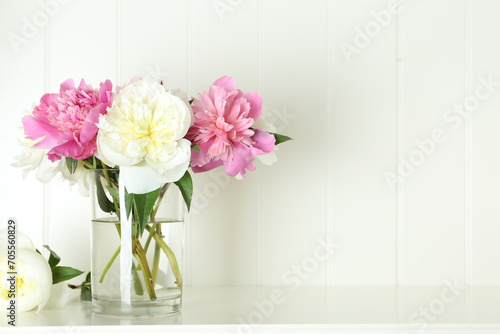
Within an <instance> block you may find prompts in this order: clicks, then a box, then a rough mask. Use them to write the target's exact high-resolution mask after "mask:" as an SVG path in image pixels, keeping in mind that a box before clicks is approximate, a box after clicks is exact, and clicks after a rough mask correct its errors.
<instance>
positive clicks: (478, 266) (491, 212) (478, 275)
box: [467, 0, 500, 285]
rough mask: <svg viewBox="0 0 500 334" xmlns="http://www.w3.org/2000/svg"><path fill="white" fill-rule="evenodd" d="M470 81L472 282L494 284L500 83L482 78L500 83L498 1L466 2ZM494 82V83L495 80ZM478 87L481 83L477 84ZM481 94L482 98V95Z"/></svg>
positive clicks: (499, 253)
mask: <svg viewBox="0 0 500 334" xmlns="http://www.w3.org/2000/svg"><path fill="white" fill-rule="evenodd" d="M469 8H470V23H469V34H470V45H469V47H468V52H469V54H470V64H469V66H470V68H469V69H468V71H470V82H469V83H468V94H467V95H470V96H472V97H474V96H476V95H477V94H476V93H475V91H476V89H479V91H478V92H479V93H480V95H481V96H480V98H481V99H479V98H478V100H479V105H478V107H477V108H476V109H474V110H471V112H470V114H471V117H470V123H471V138H470V142H471V143H470V145H471V158H470V162H471V182H472V189H471V203H472V212H471V219H472V224H471V235H470V238H471V255H470V256H471V268H470V282H471V284H480V285H495V284H498V283H497V282H499V281H500V271H499V270H498V269H497V267H496V266H495V264H496V263H497V262H498V259H499V258H500V244H499V242H498V238H499V236H500V224H499V222H500V206H499V205H498V200H499V198H500V174H499V173H498V170H499V168H500V160H499V159H498V157H499V154H498V145H497V144H498V142H499V139H500V138H499V136H500V133H499V131H498V128H499V126H500V112H499V110H500V109H499V106H500V90H499V86H494V87H490V90H491V91H488V90H487V88H486V87H485V85H484V84H483V83H482V82H481V78H484V79H486V80H487V81H489V79H487V78H488V77H491V80H492V81H493V82H496V83H498V82H500V61H499V59H500V49H499V48H497V47H493V45H492V41H493V40H494V39H495V38H496V36H497V33H498V31H499V29H500V23H499V22H498V20H497V19H496V18H495V13H497V12H498V11H499V10H500V3H499V2H497V1H484V0H482V1H470V7H469ZM497 85H498V84H497ZM478 87H480V88H478ZM483 95H484V97H483Z"/></svg>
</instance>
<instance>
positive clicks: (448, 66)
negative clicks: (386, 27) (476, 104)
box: [398, 0, 465, 285]
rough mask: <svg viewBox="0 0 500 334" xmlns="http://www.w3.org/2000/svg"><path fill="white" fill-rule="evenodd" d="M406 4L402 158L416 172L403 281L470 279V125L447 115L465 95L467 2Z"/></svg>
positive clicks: (409, 189) (411, 180) (407, 186)
mask: <svg viewBox="0 0 500 334" xmlns="http://www.w3.org/2000/svg"><path fill="white" fill-rule="evenodd" d="M404 4H405V7H404V10H403V12H402V13H401V15H402V22H403V26H404V28H403V30H402V32H401V36H402V39H403V48H402V51H403V52H402V55H401V57H402V61H403V65H402V70H403V82H402V83H401V84H402V85H403V90H402V96H401V99H402V101H403V103H402V107H403V108H402V110H400V112H401V114H402V118H403V122H402V126H403V128H402V147H403V154H404V156H403V157H401V156H400V157H398V158H399V159H404V160H408V161H409V162H410V163H412V164H413V166H414V167H413V168H414V170H413V172H412V173H408V174H409V175H408V176H407V177H406V178H405V179H404V180H405V181H404V183H403V187H402V188H403V196H404V201H403V208H402V221H401V224H400V226H401V227H402V229H403V237H402V240H401V243H402V251H403V253H402V260H403V261H402V262H403V268H402V276H401V277H402V278H401V279H402V282H401V283H402V284H409V285H418V284H436V285H439V284H443V280H444V279H446V278H458V279H459V280H460V281H461V282H464V279H465V276H464V273H465V207H464V205H465V191H464V189H465V188H464V187H465V183H464V171H465V170H464V166H465V161H464V158H465V153H464V152H465V149H464V140H465V137H464V136H465V129H464V126H463V125H462V126H460V127H457V129H454V128H452V125H451V124H450V123H449V122H445V121H444V120H443V117H444V116H443V115H445V113H447V110H448V109H450V108H453V105H454V104H457V103H458V104H460V103H462V102H463V99H464V45H465V41H464V22H465V18H464V15H465V1H452V0H449V1H419V2H412V1H407V2H405V3H404ZM443 13H447V14H446V24H443ZM424 17H425V19H423V18H424ZM444 41H445V42H444ZM435 131H438V134H439V133H441V132H442V134H441V135H439V136H436V135H435V134H434V132H435ZM433 134H434V135H433ZM432 138H434V139H432ZM436 138H439V139H437V140H436ZM441 138H446V140H444V139H441ZM431 140H432V141H433V144H430V141H431ZM417 142H419V143H421V144H417ZM424 142H425V143H428V144H423V143H424ZM419 145H420V146H419ZM423 145H427V146H426V147H427V148H422V147H423ZM426 152H427V153H426Z"/></svg>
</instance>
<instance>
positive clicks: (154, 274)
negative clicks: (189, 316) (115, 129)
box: [91, 169, 185, 316]
mask: <svg viewBox="0 0 500 334" xmlns="http://www.w3.org/2000/svg"><path fill="white" fill-rule="evenodd" d="M92 173H93V178H92V180H93V182H92V188H93V189H92V194H93V200H92V208H93V213H92V263H91V271H92V310H93V311H94V312H96V313H99V314H104V315H114V316H147V315H163V314H168V313H173V312H177V311H179V310H180V308H181V305H182V273H183V271H182V264H183V248H184V215H185V209H184V208H185V207H184V202H183V200H182V196H181V195H180V192H179V190H178V188H177V187H176V186H174V185H172V186H171V187H170V184H167V185H165V186H164V187H162V188H161V192H160V197H159V198H158V200H157V201H156V202H155V204H154V206H153V208H152V210H151V211H150V212H148V213H147V214H148V216H149V220H148V221H147V224H146V225H145V228H144V230H143V233H142V235H141V233H140V228H139V222H138V221H137V220H135V219H133V217H134V212H133V211H134V209H136V208H132V209H131V210H132V212H131V213H130V217H132V218H131V231H130V233H129V234H127V233H124V231H122V224H121V223H120V216H121V215H122V214H123V212H124V211H126V209H125V206H120V200H119V199H120V197H119V196H118V193H119V182H118V180H119V171H118V170H109V169H108V170H99V169H98V170H95V171H92ZM103 196H105V198H104V197H103ZM106 211H110V212H106ZM124 226H126V225H124ZM122 232H123V233H122ZM122 235H124V236H125V235H130V236H131V237H130V239H129V240H130V244H129V245H131V247H130V248H128V247H126V248H123V245H124V244H123V243H122V242H123V240H122ZM122 249H129V251H125V252H122ZM122 263H123V264H124V265H122Z"/></svg>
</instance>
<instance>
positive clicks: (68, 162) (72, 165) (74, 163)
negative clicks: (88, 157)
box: [66, 157, 78, 174]
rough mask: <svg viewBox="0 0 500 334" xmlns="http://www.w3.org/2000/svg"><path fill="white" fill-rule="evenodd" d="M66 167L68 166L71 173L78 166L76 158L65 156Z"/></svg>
mask: <svg viewBox="0 0 500 334" xmlns="http://www.w3.org/2000/svg"><path fill="white" fill-rule="evenodd" d="M66 167H68V170H69V173H70V174H73V173H74V172H75V171H76V168H77V167H78V160H76V159H73V158H70V157H66Z"/></svg>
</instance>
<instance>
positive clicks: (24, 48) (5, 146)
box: [0, 1, 46, 247]
mask: <svg viewBox="0 0 500 334" xmlns="http://www.w3.org/2000/svg"><path fill="white" fill-rule="evenodd" d="M40 11H41V8H40V6H39V5H38V3H36V2H34V1H33V2H30V3H26V4H25V3H21V2H17V1H9V2H7V1H4V2H2V3H1V4H0V32H1V34H2V38H1V39H0V49H1V50H2V51H1V56H0V59H1V65H0V66H1V71H0V97H1V101H2V106H1V107H0V113H1V116H2V121H1V122H0V133H1V134H2V139H0V152H2V157H1V158H0V166H1V167H0V170H1V172H0V189H1V191H0V212H1V215H0V219H1V222H0V228H4V227H6V226H7V225H6V224H7V219H9V218H11V217H13V218H16V219H17V223H18V229H19V230H20V231H22V232H24V233H27V234H29V235H30V236H31V237H32V239H33V242H35V243H36V244H37V245H38V247H41V244H42V242H43V240H42V236H43V233H42V232H43V227H44V209H43V204H44V199H43V185H42V184H41V183H40V182H38V181H37V180H36V179H35V177H34V173H31V175H29V176H28V178H27V179H25V180H23V179H22V176H21V175H22V173H21V170H19V169H14V168H13V167H11V166H10V164H11V163H13V162H14V159H13V157H14V156H16V155H18V154H20V152H21V147H20V146H19V145H18V138H19V135H20V134H21V133H22V131H21V130H20V126H21V118H22V117H23V116H24V115H25V112H26V113H29V109H30V108H31V105H32V103H33V102H36V101H38V99H39V98H40V97H41V96H42V94H43V92H44V83H45V80H44V75H45V74H46V73H45V52H44V46H45V30H44V26H43V25H42V24H40V27H37V26H33V27H31V29H30V28H28V27H26V28H24V29H25V30H24V31H25V33H26V35H23V33H22V32H23V24H24V20H25V19H26V20H31V19H32V18H33V16H35V15H37V13H39V12H40ZM25 36H26V37H25ZM15 92H22V94H19V95H18V94H16V93H15Z"/></svg>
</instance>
